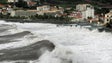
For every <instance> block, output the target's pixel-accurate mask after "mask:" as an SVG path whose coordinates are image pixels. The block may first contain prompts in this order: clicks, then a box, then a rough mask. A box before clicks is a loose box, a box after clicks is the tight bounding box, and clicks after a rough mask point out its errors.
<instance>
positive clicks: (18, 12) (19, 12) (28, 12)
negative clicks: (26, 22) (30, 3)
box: [10, 10, 37, 17]
mask: <svg viewBox="0 0 112 63" xmlns="http://www.w3.org/2000/svg"><path fill="white" fill-rule="evenodd" d="M36 14H37V11H36V10H14V11H11V14H10V16H12V17H14V16H20V17H22V16H24V17H29V16H33V15H36Z"/></svg>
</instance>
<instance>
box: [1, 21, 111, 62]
mask: <svg viewBox="0 0 112 63" xmlns="http://www.w3.org/2000/svg"><path fill="white" fill-rule="evenodd" d="M0 24H5V25H7V27H8V30H7V27H6V28H5V27H4V28H3V27H2V26H5V25H2V26H1V27H0V29H1V28H2V29H5V32H3V31H4V30H2V31H0V32H2V33H0V36H3V35H10V34H17V33H19V32H23V31H28V32H31V33H28V34H26V35H24V36H20V37H19V38H18V37H17V38H14V40H11V41H9V42H8V41H7V42H6V43H4V42H3V43H1V44H0V50H3V49H12V48H18V47H23V46H28V45H30V44H33V43H35V42H36V41H41V40H49V41H50V42H52V43H53V44H54V45H55V46H56V47H55V49H54V50H53V51H46V52H45V53H43V54H42V55H41V56H40V57H39V59H36V60H28V61H24V60H18V61H22V62H26V63H112V34H111V33H107V32H105V31H104V32H99V31H98V30H97V29H94V30H89V29H87V28H85V27H84V26H77V27H76V26H72V27H71V26H59V27H57V26H56V25H55V24H49V23H12V22H5V21H0ZM31 37H33V38H31ZM5 39H7V38H4V41H5ZM10 39H12V38H10ZM1 40H3V39H1ZM7 40H9V38H8V39H7ZM12 41H13V42H12ZM1 54H2V53H1ZM16 62H17V61H13V60H12V61H1V63H16ZM22 62H20V63H22Z"/></svg>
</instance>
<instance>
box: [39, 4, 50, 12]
mask: <svg viewBox="0 0 112 63" xmlns="http://www.w3.org/2000/svg"><path fill="white" fill-rule="evenodd" d="M37 11H50V6H49V5H43V6H38V7H37Z"/></svg>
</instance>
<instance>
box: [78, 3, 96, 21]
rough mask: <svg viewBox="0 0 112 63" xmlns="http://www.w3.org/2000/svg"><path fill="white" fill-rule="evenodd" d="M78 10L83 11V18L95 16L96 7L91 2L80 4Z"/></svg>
mask: <svg viewBox="0 0 112 63" xmlns="http://www.w3.org/2000/svg"><path fill="white" fill-rule="evenodd" d="M76 10H77V11H80V12H81V13H82V19H88V18H89V17H91V18H94V7H93V6H92V5H90V4H78V5H77V6H76Z"/></svg>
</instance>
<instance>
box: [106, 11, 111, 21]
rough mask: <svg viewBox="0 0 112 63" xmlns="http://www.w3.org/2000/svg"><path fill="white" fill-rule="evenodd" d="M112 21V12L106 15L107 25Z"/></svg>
mask: <svg viewBox="0 0 112 63" xmlns="http://www.w3.org/2000/svg"><path fill="white" fill-rule="evenodd" d="M110 21H112V10H110V12H109V13H107V14H105V23H108V22H110Z"/></svg>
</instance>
